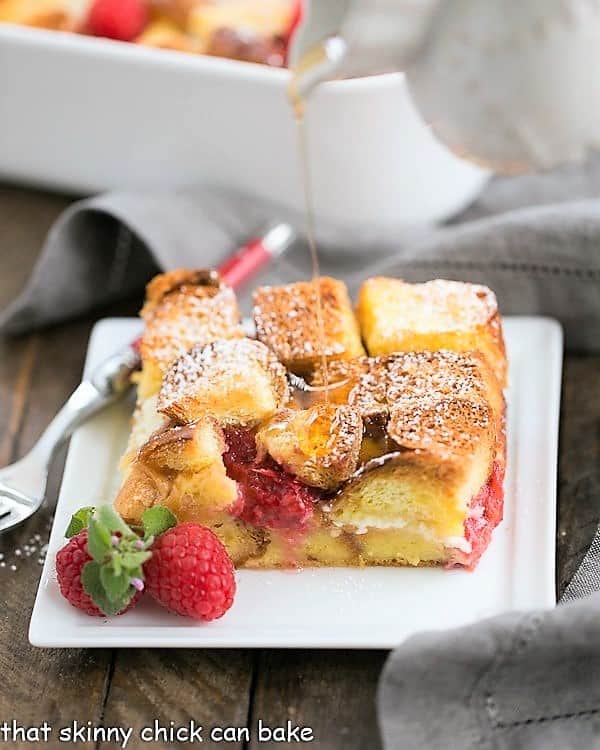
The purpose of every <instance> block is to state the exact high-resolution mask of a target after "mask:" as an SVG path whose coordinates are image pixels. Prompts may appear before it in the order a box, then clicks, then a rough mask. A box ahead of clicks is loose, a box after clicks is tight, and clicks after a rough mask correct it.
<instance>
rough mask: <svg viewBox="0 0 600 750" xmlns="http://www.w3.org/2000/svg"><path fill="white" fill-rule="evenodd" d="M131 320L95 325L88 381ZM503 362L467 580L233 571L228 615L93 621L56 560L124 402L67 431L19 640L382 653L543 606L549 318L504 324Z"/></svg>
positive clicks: (554, 381)
mask: <svg viewBox="0 0 600 750" xmlns="http://www.w3.org/2000/svg"><path fill="white" fill-rule="evenodd" d="M139 330H140V323H139V321H137V320H126V319H108V320H104V321H102V322H100V323H99V324H98V325H97V326H96V327H95V329H94V331H93V334H92V337H91V340H90V346H89V351H88V357H87V362H86V372H89V371H90V370H91V369H92V368H93V367H94V366H95V365H97V364H98V363H99V362H100V361H102V359H103V358H105V357H107V356H108V355H110V354H112V353H113V352H114V351H115V350H117V349H118V348H119V347H120V346H121V345H124V344H126V343H127V342H129V341H131V340H132V339H133V338H135V336H136V335H137V334H138V333H139ZM505 333H506V343H507V349H508V358H509V366H510V388H509V391H508V472H507V476H506V485H505V489H506V501H505V516H504V521H503V522H502V524H500V526H499V527H498V528H497V529H496V531H495V532H494V536H493V540H492V543H491V545H490V547H489V549H488V550H487V552H486V553H485V554H484V556H483V558H482V560H481V562H480V563H479V566H478V567H477V569H476V570H475V571H474V572H468V571H465V570H443V569H439V568H415V569H412V568H364V569H362V568H358V569H355V568H321V569H305V570H301V571H249V570H248V571H247V570H242V571H239V573H238V591H237V596H236V599H235V603H234V605H233V608H232V609H231V610H230V611H229V612H228V613H227V614H226V615H225V617H223V618H222V619H221V620H217V621H216V622H212V623H209V624H202V623H195V622H192V621H190V620H186V619H184V618H180V617H177V616H176V615H171V614H169V613H168V612H166V611H164V610H162V609H161V608H160V607H159V606H158V605H156V604H155V603H154V602H152V601H150V600H149V598H146V599H145V600H144V601H143V602H142V603H141V604H140V605H139V606H138V607H136V608H135V610H133V611H132V612H129V613H127V614H126V615H123V616H121V617H115V618H112V619H111V620H106V621H103V620H101V619H99V618H98V619H96V618H92V617H87V616H86V615H83V614H81V613H79V612H78V611H76V610H75V609H73V608H72V607H70V606H69V605H68V604H67V602H65V601H64V600H63V599H62V598H61V596H60V594H59V591H58V587H57V584H56V579H55V571H54V557H55V553H56V551H57V550H58V549H59V548H60V547H61V546H62V545H63V544H64V538H63V534H64V530H65V529H66V527H67V524H68V521H69V518H70V516H71V514H72V513H73V511H75V510H76V509H77V508H79V507H81V506H82V505H91V504H98V503H102V502H110V501H111V500H112V499H113V497H114V494H115V491H116V488H117V485H118V482H119V477H118V471H117V462H118V459H119V457H120V455H121V453H122V451H123V448H124V445H125V442H126V439H127V434H128V429H129V417H130V414H131V403H125V402H122V403H119V404H116V405H114V406H113V407H111V408H110V409H108V410H106V411H105V412H103V413H102V414H100V415H98V416H97V417H95V418H94V419H93V420H91V421H90V422H88V423H87V424H86V425H84V426H83V427H81V428H80V429H79V430H78V431H77V433H76V434H75V435H74V437H73V440H72V443H71V447H70V450H69V455H68V458H67V464H66V468H65V474H64V479H63V484H62V489H61V492H60V497H59V500H58V505H57V510H56V518H55V522H54V528H53V530H52V535H51V537H50V546H49V550H48V557H47V559H46V564H45V565H44V569H43V572H42V578H41V581H40V586H39V590H38V595H37V599H36V602H35V607H34V610H33V615H32V618H31V625H30V630H29V638H30V641H31V643H32V644H33V645H34V646H44V647H103V648H106V647H136V646H139V647H154V646H156V647H190V648H191V647H207V646H213V647H285V648H287V647H294V648H296V647H304V648H392V647H394V646H396V645H397V644H398V643H400V642H401V641H402V640H403V639H404V638H406V637H407V636H409V635H411V634H413V633H416V632H419V631H422V630H431V629H441V628H451V627H455V626H458V625H463V624H466V623H469V622H473V621H474V620H478V619H480V618H483V617H489V616H491V615H496V614H499V613H501V612H506V611H508V610H511V609H529V608H537V607H551V606H552V605H553V604H554V600H555V599H554V596H555V594H554V548H555V533H556V465H557V446H558V419H559V402H560V385H561V366H562V332H561V329H560V326H559V325H558V324H557V323H556V322H555V321H553V320H548V319H544V318H533V317H509V318H506V319H505Z"/></svg>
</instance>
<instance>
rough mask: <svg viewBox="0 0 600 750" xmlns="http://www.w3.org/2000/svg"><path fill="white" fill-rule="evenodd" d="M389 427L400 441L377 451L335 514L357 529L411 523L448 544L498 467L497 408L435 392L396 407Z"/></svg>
mask: <svg viewBox="0 0 600 750" xmlns="http://www.w3.org/2000/svg"><path fill="white" fill-rule="evenodd" d="M387 431H388V433H389V435H390V436H391V437H392V439H393V440H394V442H395V443H396V444H397V446H398V449H397V450H396V451H394V452H392V453H388V454H387V455H385V456H381V457H379V458H374V459H373V460H372V461H370V462H368V463H367V464H365V466H363V467H362V469H361V470H360V471H359V473H358V476H357V477H356V478H354V479H352V480H351V481H350V482H348V484H347V485H346V486H345V487H344V488H343V489H342V490H341V492H340V493H339V495H338V496H337V497H336V499H335V501H334V503H333V505H332V510H331V519H332V521H333V522H334V523H335V524H337V525H339V526H342V527H344V528H348V527H351V528H354V529H356V530H358V531H366V530H368V529H369V528H374V529H383V528H387V529H390V528H393V529H412V530H413V531H415V533H419V534H421V536H422V537H424V538H425V539H426V540H429V541H431V539H436V540H438V541H439V542H440V544H441V545H442V546H443V547H446V546H449V545H450V546H451V545H452V544H454V543H455V541H456V540H459V542H460V540H462V539H463V538H464V534H465V521H466V519H467V517H468V513H469V506H470V503H471V501H472V499H473V498H474V497H476V496H477V495H478V494H479V492H480V491H481V489H482V487H484V486H485V485H486V483H487V482H488V480H489V477H490V475H491V472H492V467H493V462H494V457H495V450H496V432H495V427H494V420H493V416H492V414H491V411H490V409H489V408H488V407H486V406H485V405H483V404H479V403H476V402H472V401H461V400H459V399H451V398H448V399H442V400H434V399H432V400H430V401H429V402H428V403H424V404H413V405H411V406H410V407H409V406H404V407H400V408H398V409H395V410H392V415H391V419H390V423H389V425H388V427H387ZM398 554H399V556H400V558H401V559H405V557H406V559H407V557H408V556H405V555H403V551H402V550H398Z"/></svg>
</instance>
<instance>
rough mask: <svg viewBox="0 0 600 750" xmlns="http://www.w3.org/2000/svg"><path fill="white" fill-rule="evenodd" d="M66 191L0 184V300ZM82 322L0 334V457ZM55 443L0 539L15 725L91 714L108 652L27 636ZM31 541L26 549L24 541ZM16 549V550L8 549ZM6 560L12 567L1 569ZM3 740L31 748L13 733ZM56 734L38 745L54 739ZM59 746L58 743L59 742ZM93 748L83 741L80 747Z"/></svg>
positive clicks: (70, 381) (16, 285)
mask: <svg viewBox="0 0 600 750" xmlns="http://www.w3.org/2000/svg"><path fill="white" fill-rule="evenodd" d="M68 202H69V199H67V198H65V197H60V196H50V195H48V194H45V193H38V192H33V191H28V190H21V189H17V188H12V187H5V186H4V187H2V186H0V227H1V228H2V229H1V232H0V245H1V251H2V273H1V274H0V307H4V305H6V304H7V303H8V302H9V301H10V300H11V299H12V298H13V297H14V296H16V294H17V293H18V292H19V290H20V288H21V287H22V286H23V284H24V282H25V280H26V278H27V277H28V275H29V273H30V272H31V269H32V267H33V264H34V262H35V259H36V257H37V255H38V252H39V249H40V247H41V244H42V241H43V238H44V236H45V234H46V232H47V230H48V228H49V227H50V225H51V224H52V222H53V221H54V220H55V218H56V217H57V215H58V214H59V213H60V211H61V210H62V209H63V208H64V207H65V206H66V205H67V204H68ZM89 327H90V321H87V322H84V323H80V324H76V325H74V326H66V327H64V328H62V329H56V330H55V331H54V332H47V333H44V334H39V335H34V336H29V337H23V338H21V339H14V340H2V341H0V465H4V464H5V463H6V462H8V461H9V460H11V459H13V458H14V457H16V456H17V455H20V454H21V453H23V452H24V451H25V450H27V449H28V448H29V447H30V446H31V445H32V443H33V441H34V439H35V438H37V436H38V435H39V433H40V432H41V431H42V429H43V428H44V427H45V426H46V424H47V423H48V421H49V420H50V418H51V417H52V416H53V415H54V413H55V412H56V411H57V410H58V409H59V408H60V406H61V405H62V404H63V403H64V401H65V400H66V398H67V396H68V394H69V393H70V392H71V391H72V389H73V388H74V387H75V385H76V383H77V382H78V380H79V379H80V376H81V364H82V358H83V353H84V352H85V342H86V339H87V335H88V331H89ZM63 461H64V451H63V453H62V455H60V456H58V457H57V460H56V461H55V465H54V467H53V470H52V472H51V475H50V481H49V487H48V500H49V502H48V504H47V505H46V506H45V507H44V508H43V509H42V510H41V511H40V512H39V513H38V514H36V516H34V518H32V519H31V520H30V521H29V522H28V523H26V524H24V525H23V526H22V527H21V528H19V529H16V530H15V531H14V532H12V533H10V534H7V535H5V536H3V537H2V538H0V552H2V554H3V555H4V556H5V557H4V560H3V562H4V563H5V566H4V567H3V568H0V613H1V618H2V627H1V628H0V673H1V674H3V675H10V680H8V679H5V680H3V681H2V683H1V684H0V717H1V718H2V720H7V721H10V720H12V719H15V720H16V721H18V723H19V724H20V725H30V726H35V725H39V724H40V723H41V722H43V721H44V720H47V721H49V722H50V723H51V724H52V725H53V726H54V728H55V730H56V731H58V729H59V728H60V727H61V726H63V725H65V724H67V723H69V722H70V721H72V720H73V719H78V720H82V719H83V720H84V721H85V720H87V719H88V718H90V719H92V720H94V721H96V720H99V719H100V712H101V707H102V705H103V701H104V695H105V691H106V687H107V686H106V677H107V674H108V665H109V658H110V654H109V653H108V652H92V651H87V652H86V651H58V650H37V649H34V648H32V647H31V646H30V645H29V643H28V639H27V631H28V627H29V618H30V615H31V609H32V607H33V601H34V597H35V592H36V589H37V584H38V580H39V575H40V572H41V567H40V565H39V564H38V556H39V548H40V545H41V544H43V543H44V542H45V541H46V540H47V537H48V531H49V525H50V521H51V518H52V509H53V503H54V501H55V499H56V494H57V491H58V485H59V482H60V477H61V474H62V463H63ZM30 540H31V541H32V542H33V544H32V547H33V546H35V547H36V548H37V549H36V551H35V553H33V552H32V553H31V554H30V555H29V556H28V555H27V554H25V545H27V544H28V542H29V541H30ZM16 550H21V555H17V554H16ZM11 566H14V567H15V568H16V569H15V570H11ZM11 746H12V747H29V748H30V747H32V745H31V744H24V743H21V742H16V743H14V744H12V745H11ZM57 746H58V743H57V742H56V741H53V742H51V743H50V744H49V745H48V747H57ZM61 746H62V745H61ZM86 746H89V747H93V743H89V744H88V743H85V744H82V745H81V747H86Z"/></svg>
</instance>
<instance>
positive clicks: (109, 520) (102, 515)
mask: <svg viewBox="0 0 600 750" xmlns="http://www.w3.org/2000/svg"><path fill="white" fill-rule="evenodd" d="M95 517H96V518H97V519H98V521H99V522H100V523H101V524H102V525H103V526H105V527H106V528H107V529H108V531H109V532H112V533H113V534H114V533H115V532H117V531H120V532H121V534H123V535H124V536H131V533H132V531H131V529H130V528H129V526H128V525H127V524H126V523H125V521H124V520H123V519H122V518H121V516H120V515H119V514H118V513H117V512H116V511H114V510H113V509H112V508H111V507H110V505H101V506H100V507H99V508H98V510H97V511H96V514H95Z"/></svg>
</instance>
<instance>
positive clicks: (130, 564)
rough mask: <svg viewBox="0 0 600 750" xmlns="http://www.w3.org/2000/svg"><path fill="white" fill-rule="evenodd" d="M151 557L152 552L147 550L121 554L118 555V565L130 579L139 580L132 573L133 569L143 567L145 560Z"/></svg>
mask: <svg viewBox="0 0 600 750" xmlns="http://www.w3.org/2000/svg"><path fill="white" fill-rule="evenodd" d="M151 557H152V552H150V551H149V550H140V551H139V552H123V553H122V554H120V555H119V563H120V564H121V565H122V566H123V568H125V569H126V570H127V572H128V573H129V575H130V577H136V578H139V576H135V574H134V573H133V570H134V569H137V568H139V567H140V566H141V565H143V564H144V563H145V562H146V560H149V559H150V558H151Z"/></svg>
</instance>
